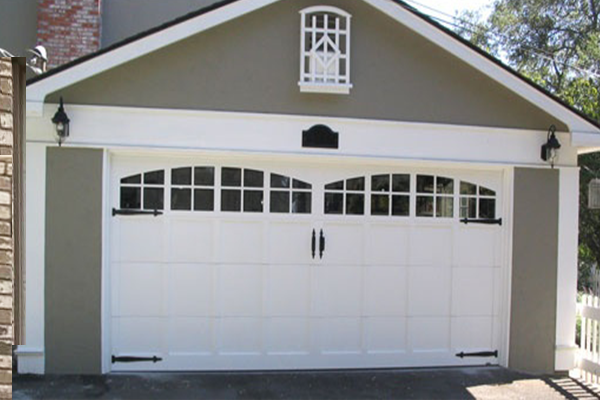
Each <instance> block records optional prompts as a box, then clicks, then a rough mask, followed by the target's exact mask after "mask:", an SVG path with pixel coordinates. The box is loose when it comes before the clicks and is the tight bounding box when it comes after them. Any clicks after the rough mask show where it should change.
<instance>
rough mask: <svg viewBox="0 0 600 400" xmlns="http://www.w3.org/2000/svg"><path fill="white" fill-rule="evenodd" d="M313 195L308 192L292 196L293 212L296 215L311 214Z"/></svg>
mask: <svg viewBox="0 0 600 400" xmlns="http://www.w3.org/2000/svg"><path fill="white" fill-rule="evenodd" d="M311 201H312V195H311V194H310V193H306V192H294V193H293V195H292V212H293V213H294V214H310V213H311V210H312V202H311Z"/></svg>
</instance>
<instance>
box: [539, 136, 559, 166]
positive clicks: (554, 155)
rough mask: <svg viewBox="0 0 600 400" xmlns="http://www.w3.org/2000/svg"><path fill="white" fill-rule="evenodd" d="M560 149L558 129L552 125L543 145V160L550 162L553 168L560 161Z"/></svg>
mask: <svg viewBox="0 0 600 400" xmlns="http://www.w3.org/2000/svg"><path fill="white" fill-rule="evenodd" d="M558 149H560V142H559V141H558V139H557V138H556V127H555V126H554V125H550V129H548V137H547V139H546V143H544V144H543V145H542V160H544V161H546V162H549V163H550V165H551V166H552V168H554V163H555V162H556V160H557V159H558Z"/></svg>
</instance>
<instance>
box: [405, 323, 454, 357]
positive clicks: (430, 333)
mask: <svg viewBox="0 0 600 400" xmlns="http://www.w3.org/2000/svg"><path fill="white" fill-rule="evenodd" d="M408 343H409V348H410V349H411V350H412V351H413V352H417V353H418V352H425V353H431V352H435V353H446V352H448V351H449V348H450V318H448V317H411V318H408Z"/></svg>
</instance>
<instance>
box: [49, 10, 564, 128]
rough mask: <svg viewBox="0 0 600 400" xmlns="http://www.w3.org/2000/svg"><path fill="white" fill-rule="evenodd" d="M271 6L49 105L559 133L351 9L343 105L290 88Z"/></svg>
mask: <svg viewBox="0 0 600 400" xmlns="http://www.w3.org/2000/svg"><path fill="white" fill-rule="evenodd" d="M315 4H321V3H320V2H318V1H316V0H297V1H280V2H278V3H276V4H274V5H271V6H268V7H266V8H263V9H261V10H258V11H255V12H253V13H251V14H249V15H246V16H244V17H241V18H238V19H236V20H233V21H230V22H228V23H225V24H223V25H220V26H218V27H216V28H213V29H211V30H209V31H206V32H204V33H201V34H198V35H195V36H193V37H191V38H189V39H187V40H183V41H181V42H179V43H176V44H174V45H171V46H169V47H167V48H165V49H163V50H159V51H156V52H154V53H152V54H150V55H147V56H144V57H141V58H139V59H136V60H134V61H132V62H129V63H127V64H125V65H123V66H120V67H116V68H114V69H112V70H109V71H107V72H105V73H102V74H100V75H98V76H95V77H92V78H89V79H87V80H85V81H83V82H80V83H77V84H75V85H73V86H72V87H68V88H66V89H64V90H61V91H60V93H55V94H54V95H50V97H49V100H50V101H52V102H57V101H58V98H59V96H60V95H62V96H64V98H65V101H66V102H67V103H69V104H99V105H116V106H140V107H159V108H175V109H199V110H225V111H243V112H261V113H280V114H301V115H316V116H332V117H350V118H369V119H383V120H400V121H415V122H434V123H444V124H459V125H462V124H465V125H476V126H494V127H510V128H527V129H541V130H546V129H547V128H548V126H550V124H555V125H556V126H557V127H558V128H559V129H561V130H566V126H564V124H562V123H560V122H559V121H557V120H556V119H555V118H554V117H552V116H550V115H548V114H547V113H545V112H544V111H542V110H540V109H538V108H536V107H534V106H533V105H532V104H530V103H528V102H527V101H524V100H522V99H521V98H519V97H518V96H516V95H515V94H513V93H512V92H510V91H509V90H507V89H505V88H503V87H502V86H501V85H499V84H497V83H495V82H493V81H492V80H491V79H489V78H487V77H486V76H484V75H483V74H481V73H480V72H477V71H476V70H475V69H473V68H471V67H469V66H467V65H466V64H465V63H464V62H462V61H461V60H460V59H458V58H456V57H454V56H452V55H450V54H449V53H448V52H446V51H444V50H442V49H440V48H438V47H437V46H435V45H433V44H432V43H431V42H429V41H427V40H426V39H424V38H422V37H420V36H418V35H416V34H415V33H413V32H412V31H410V30H408V29H407V28H405V27H403V26H401V25H400V24H398V23H397V22H395V21H393V20H392V19H391V18H389V17H387V16H385V15H384V14H382V13H381V12H379V11H377V10H375V9H374V8H372V7H371V6H369V5H367V4H365V3H364V2H362V1H360V0H354V1H348V0H331V1H328V4H330V5H335V6H339V7H341V8H343V9H345V10H346V11H348V12H350V13H351V14H352V15H353V18H352V60H351V68H352V83H353V84H354V88H353V89H352V91H351V94H350V95H323V94H303V93H300V91H299V88H298V80H299V69H300V65H299V46H300V26H299V25H300V16H299V13H298V12H299V10H301V9H303V8H304V7H307V6H311V5H315Z"/></svg>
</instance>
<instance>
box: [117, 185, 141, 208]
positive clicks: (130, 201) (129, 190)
mask: <svg viewBox="0 0 600 400" xmlns="http://www.w3.org/2000/svg"><path fill="white" fill-rule="evenodd" d="M141 197H142V189H140V188H139V187H122V188H121V208H123V209H126V210H139V209H140V208H142V207H141Z"/></svg>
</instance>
